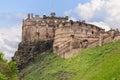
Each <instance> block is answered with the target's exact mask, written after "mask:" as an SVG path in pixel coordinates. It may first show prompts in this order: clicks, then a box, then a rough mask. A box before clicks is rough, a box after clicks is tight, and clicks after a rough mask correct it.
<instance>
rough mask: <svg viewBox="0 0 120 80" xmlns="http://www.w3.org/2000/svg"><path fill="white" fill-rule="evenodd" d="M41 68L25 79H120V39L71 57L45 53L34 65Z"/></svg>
mask: <svg viewBox="0 0 120 80" xmlns="http://www.w3.org/2000/svg"><path fill="white" fill-rule="evenodd" d="M36 65H37V66H38V67H39V68H38V69H36V70H34V71H33V72H32V73H30V74H29V75H27V76H26V77H25V78H24V80H120V41H118V42H115V43H108V44H105V45H104V46H102V47H99V46H97V47H93V48H90V49H85V50H82V51H81V52H79V54H77V55H75V56H73V57H72V58H69V59H62V58H60V57H59V56H56V55H55V54H51V53H48V54H45V55H44V56H43V57H42V58H40V59H39V60H38V61H37V62H36V63H34V64H32V65H30V66H29V67H28V68H26V69H25V70H23V71H29V69H30V68H32V67H33V66H36Z"/></svg>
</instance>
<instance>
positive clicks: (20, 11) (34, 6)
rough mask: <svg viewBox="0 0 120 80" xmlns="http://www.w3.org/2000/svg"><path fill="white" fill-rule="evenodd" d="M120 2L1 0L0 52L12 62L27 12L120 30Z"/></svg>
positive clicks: (93, 0)
mask: <svg viewBox="0 0 120 80" xmlns="http://www.w3.org/2000/svg"><path fill="white" fill-rule="evenodd" d="M119 3H120V0H74V1H73V0H1V1H0V51H1V52H4V53H5V57H6V58H7V59H8V60H10V59H11V57H12V56H13V55H14V53H15V51H16V50H17V47H18V43H19V42H20V41H21V32H22V31H21V28H22V26H21V25H22V20H23V19H25V18H26V17H27V14H28V13H33V14H34V15H36V14H38V15H40V16H42V15H44V14H45V15H49V14H50V13H51V12H55V13H56V15H57V16H69V19H72V20H85V21H86V22H87V23H91V24H94V25H97V26H99V27H102V28H104V29H106V30H109V29H111V28H118V29H119V30H120V27H119V26H120V9H119V8H120V4H119Z"/></svg>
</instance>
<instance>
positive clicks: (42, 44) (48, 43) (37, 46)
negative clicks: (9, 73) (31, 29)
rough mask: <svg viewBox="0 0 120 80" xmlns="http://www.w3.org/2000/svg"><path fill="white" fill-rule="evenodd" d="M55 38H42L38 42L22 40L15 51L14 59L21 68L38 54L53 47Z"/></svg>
mask: <svg viewBox="0 0 120 80" xmlns="http://www.w3.org/2000/svg"><path fill="white" fill-rule="evenodd" d="M52 45H53V40H41V41H37V42H21V43H19V46H18V50H17V51H16V52H15V55H14V57H13V60H14V61H15V62H16V63H17V66H18V68H19V69H20V70H21V69H23V68H25V67H26V66H27V65H28V64H29V63H31V62H33V61H34V60H35V59H36V56H38V55H40V54H41V53H43V52H45V51H47V50H50V49H52Z"/></svg>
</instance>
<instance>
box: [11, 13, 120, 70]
mask: <svg viewBox="0 0 120 80" xmlns="http://www.w3.org/2000/svg"><path fill="white" fill-rule="evenodd" d="M119 39H120V32H119V30H118V29H111V30H109V31H105V29H102V28H100V27H98V26H95V25H92V24H88V23H86V22H85V21H84V20H83V21H73V20H69V18H68V16H65V17H57V16H56V14H55V13H51V15H50V16H46V15H43V16H42V17H41V16H39V15H35V16H33V14H28V17H27V19H25V20H23V23H22V41H21V42H20V44H19V47H18V50H17V51H16V53H15V55H14V57H13V60H14V61H16V62H17V66H18V67H19V68H20V69H22V68H24V67H25V66H26V65H27V64H28V63H29V62H31V61H34V60H35V58H36V57H37V56H38V55H39V54H41V53H44V52H46V51H48V50H51V49H52V51H53V52H54V53H55V54H57V55H59V56H61V57H63V58H69V57H72V56H73V55H74V54H76V53H78V52H79V51H80V50H82V49H84V48H89V47H93V46H102V45H103V44H105V43H108V42H112V41H117V40H119Z"/></svg>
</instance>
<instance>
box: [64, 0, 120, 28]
mask: <svg viewBox="0 0 120 80" xmlns="http://www.w3.org/2000/svg"><path fill="white" fill-rule="evenodd" d="M119 2H120V1H119V0H91V1H90V2H87V3H84V4H81V3H79V4H78V5H77V6H76V7H75V8H73V9H70V10H68V11H66V12H65V14H66V13H67V14H68V16H71V15H73V14H74V15H77V16H76V17H79V18H80V19H82V20H86V21H87V22H91V23H94V24H97V25H100V26H103V28H105V29H107V30H108V28H119V29H120V27H119V26H120V22H119V21H120V9H119V8H120V4H119ZM76 17H75V18H76Z"/></svg>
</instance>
